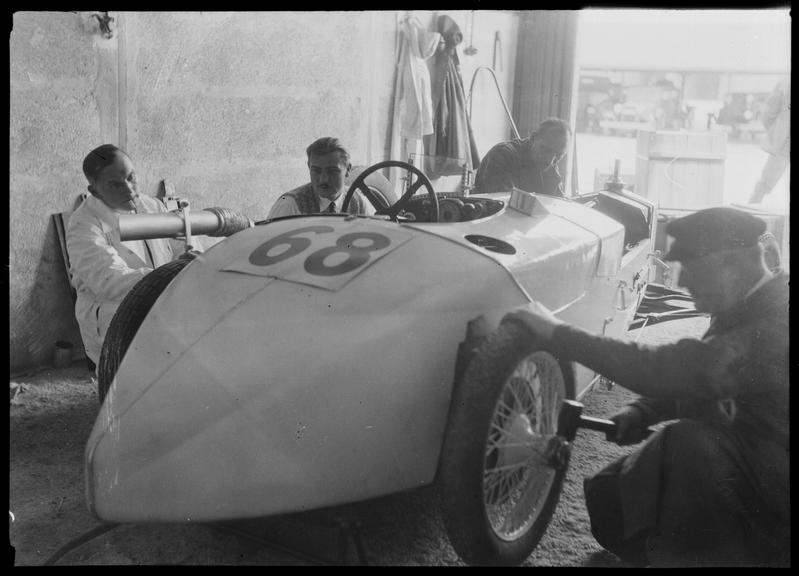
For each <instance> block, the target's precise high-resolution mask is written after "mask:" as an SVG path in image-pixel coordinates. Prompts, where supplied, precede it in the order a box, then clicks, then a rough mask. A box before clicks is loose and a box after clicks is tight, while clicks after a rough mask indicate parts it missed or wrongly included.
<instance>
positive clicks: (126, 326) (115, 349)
mask: <svg viewBox="0 0 799 576" xmlns="http://www.w3.org/2000/svg"><path fill="white" fill-rule="evenodd" d="M189 262H190V261H189V260H173V261H172V262H167V263H166V264H164V265H162V266H159V267H158V268H156V269H155V270H153V271H152V272H150V273H149V274H148V275H147V276H145V277H144V278H142V279H141V280H139V282H138V283H137V284H136V285H135V286H134V287H133V288H132V289H131V291H130V292H128V294H127V295H126V296H125V298H124V299H123V300H122V303H121V304H120V305H119V308H117V311H116V313H115V314H114V317H113V319H112V320H111V324H110V325H109V326H108V331H107V332H106V335H105V340H104V341H103V348H102V351H101V352H100V363H99V365H98V368H97V394H98V396H99V398H100V404H102V403H103V401H104V400H105V397H106V394H108V389H109V388H110V387H111V382H113V381H114V376H116V373H117V370H118V369H119V365H120V364H121V363H122V359H123V358H124V357H125V352H127V351H128V346H130V343H131V342H132V341H133V337H134V336H136V332H138V331H139V326H141V323H142V322H143V321H144V318H145V317H146V316H147V314H148V313H149V312H150V309H151V308H152V307H153V304H155V301H156V300H158V297H159V296H160V295H161V293H162V292H163V291H164V289H165V288H166V287H167V286H168V285H169V283H170V282H172V279H173V278H174V277H175V276H177V275H178V273H179V272H180V271H181V270H183V268H185V267H186V265H187V264H188V263H189Z"/></svg>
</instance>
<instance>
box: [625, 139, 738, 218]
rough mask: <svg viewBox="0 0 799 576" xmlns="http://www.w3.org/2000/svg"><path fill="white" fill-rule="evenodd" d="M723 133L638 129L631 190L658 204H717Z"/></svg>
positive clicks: (671, 206)
mask: <svg viewBox="0 0 799 576" xmlns="http://www.w3.org/2000/svg"><path fill="white" fill-rule="evenodd" d="M726 156H727V134H726V133H724V132H721V131H711V132H684V131H680V132H674V131H669V132H666V131H662V132H657V131H651V130H642V131H640V132H638V139H637V150H636V166H635V192H636V193H637V194H640V195H641V196H643V197H645V198H648V199H650V200H651V201H652V202H654V203H655V204H657V205H658V206H659V207H660V208H665V209H670V210H698V209H700V208H703V207H707V206H721V205H722V204H723V200H724V161H725V158H726Z"/></svg>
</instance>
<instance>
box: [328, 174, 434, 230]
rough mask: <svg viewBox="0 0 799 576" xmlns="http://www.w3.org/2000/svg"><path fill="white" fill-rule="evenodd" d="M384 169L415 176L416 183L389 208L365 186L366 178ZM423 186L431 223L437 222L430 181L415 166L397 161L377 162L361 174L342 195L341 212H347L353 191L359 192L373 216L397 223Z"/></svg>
mask: <svg viewBox="0 0 799 576" xmlns="http://www.w3.org/2000/svg"><path fill="white" fill-rule="evenodd" d="M384 168H400V169H403V170H406V171H407V172H409V173H410V174H409V177H410V176H416V178H417V179H416V181H415V182H414V183H413V184H412V185H411V186H410V187H409V188H408V190H407V191H405V193H404V194H403V195H402V197H400V199H399V200H397V201H396V202H395V203H394V204H392V205H391V206H386V205H385V203H384V202H382V201H381V199H380V198H378V197H377V196H376V195H375V194H374V193H373V192H372V190H371V189H370V188H369V186H368V185H366V178H367V177H368V176H370V175H371V174H374V173H375V172H377V171H378V170H383V169H384ZM422 186H424V187H425V189H426V191H427V196H428V198H430V215H431V219H432V221H433V222H438V197H437V196H436V192H435V190H433V185H432V184H431V183H430V180H429V179H428V178H427V176H425V174H424V172H422V171H421V170H419V169H418V168H416V167H415V166H413V165H411V164H408V163H407V162H400V161H398V160H386V161H385V162H378V163H377V164H375V165H373V166H370V167H369V168H367V169H366V170H364V171H363V172H361V173H360V174H359V175H358V177H357V178H356V179H355V181H354V182H353V183H352V184H351V185H350V188H349V190H347V193H346V194H345V195H344V202H343V204H342V211H343V212H347V209H348V208H349V205H350V202H351V201H352V197H353V196H354V195H355V191H356V190H357V191H359V192H361V194H362V195H363V196H364V197H365V198H366V199H367V200H369V203H370V204H371V205H372V206H373V207H374V209H375V214H376V215H379V216H388V217H389V218H390V219H391V220H392V221H394V222H398V221H399V219H400V214H401V213H403V211H404V210H405V209H406V208H407V206H408V204H409V203H410V201H411V198H413V196H414V194H416V192H418V191H419V189H420V188H421V187H422Z"/></svg>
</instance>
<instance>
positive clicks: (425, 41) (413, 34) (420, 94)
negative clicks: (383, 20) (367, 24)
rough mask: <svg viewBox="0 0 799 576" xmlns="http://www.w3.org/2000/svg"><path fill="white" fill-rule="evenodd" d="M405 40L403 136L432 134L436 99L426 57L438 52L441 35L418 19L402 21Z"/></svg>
mask: <svg viewBox="0 0 799 576" xmlns="http://www.w3.org/2000/svg"><path fill="white" fill-rule="evenodd" d="M400 32H401V33H402V38H403V42H402V44H401V47H400V61H399V72H400V76H399V84H398V86H397V94H398V95H399V98H400V100H399V120H400V124H399V126H400V136H402V137H403V138H414V139H417V140H418V139H420V138H422V136H426V135H428V134H432V133H433V101H432V92H431V84H430V71H429V70H428V68H427V64H426V63H425V60H427V59H428V58H430V57H431V56H432V55H433V54H435V52H436V47H437V46H438V43H439V42H440V41H441V34H439V33H438V32H428V31H427V30H425V29H424V28H422V26H421V23H420V22H419V20H418V19H416V18H408V19H406V20H404V21H403V22H402V23H401V24H400Z"/></svg>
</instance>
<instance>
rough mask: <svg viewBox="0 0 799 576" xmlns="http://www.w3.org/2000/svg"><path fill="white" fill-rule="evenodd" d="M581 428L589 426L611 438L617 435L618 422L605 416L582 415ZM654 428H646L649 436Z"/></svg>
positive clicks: (590, 428)
mask: <svg viewBox="0 0 799 576" xmlns="http://www.w3.org/2000/svg"><path fill="white" fill-rule="evenodd" d="M580 428H588V429H589V430H596V431H597V432H604V433H605V434H606V435H607V436H608V437H609V438H612V437H613V436H615V435H616V423H615V422H614V421H613V420H605V419H604V418H594V417H592V416H580ZM653 432H654V430H652V429H651V428H647V429H646V435H647V436H649V435H650V434H652V433H653Z"/></svg>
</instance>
